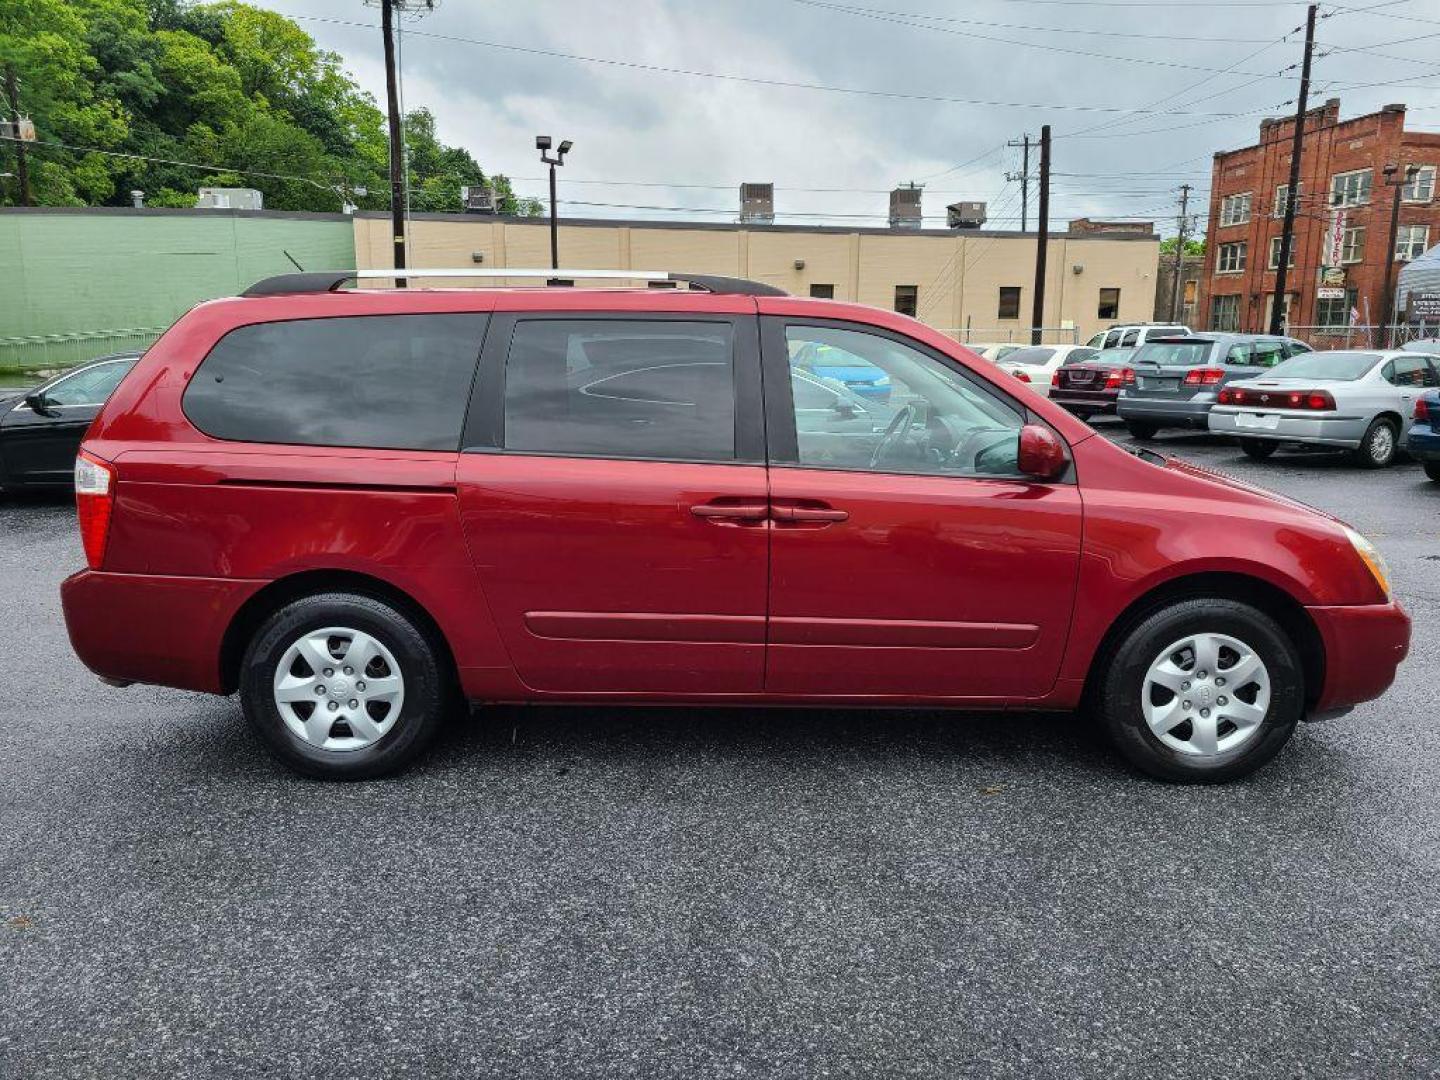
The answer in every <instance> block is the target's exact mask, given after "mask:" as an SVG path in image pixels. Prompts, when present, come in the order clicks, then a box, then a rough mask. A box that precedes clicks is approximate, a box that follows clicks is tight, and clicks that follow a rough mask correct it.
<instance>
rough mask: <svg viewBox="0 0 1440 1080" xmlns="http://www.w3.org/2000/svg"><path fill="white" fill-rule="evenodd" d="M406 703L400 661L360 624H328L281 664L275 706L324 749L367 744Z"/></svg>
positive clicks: (382, 732)
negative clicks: (354, 627) (352, 625)
mask: <svg viewBox="0 0 1440 1080" xmlns="http://www.w3.org/2000/svg"><path fill="white" fill-rule="evenodd" d="M404 704H405V679H404V677H403V676H402V675H401V674H400V665H399V664H398V663H396V662H395V657H394V656H393V655H392V654H391V652H390V650H389V649H387V648H386V647H385V646H384V645H383V644H381V643H380V642H379V641H377V640H376V639H375V638H373V637H371V636H370V635H369V634H366V633H363V632H362V631H360V630H352V629H350V628H348V627H344V626H327V627H325V628H324V629H321V630H311V631H310V632H309V633H307V634H306V635H305V636H304V637H302V638H300V639H299V640H298V641H296V642H294V643H293V644H292V645H291V646H290V647H289V648H288V649H286V650H285V655H284V656H282V657H281V658H280V665H279V667H277V668H276V669H275V707H276V708H278V709H279V710H280V716H281V718H282V719H283V720H284V721H285V726H286V727H288V728H289V729H290V730H291V731H292V732H294V733H295V735H296V736H297V737H298V738H301V739H304V740H305V741H306V742H307V743H309V744H310V745H311V746H314V747H318V748H319V749H321V750H361V749H364V748H365V747H367V746H370V745H371V744H373V743H375V742H378V741H379V740H380V739H382V738H384V736H385V734H386V732H388V731H389V730H390V729H391V728H392V727H394V726H395V721H396V720H398V719H399V718H400V709H401V707H402V706H403V705H404Z"/></svg>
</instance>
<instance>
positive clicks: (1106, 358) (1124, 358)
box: [1066, 347, 1135, 367]
mask: <svg viewBox="0 0 1440 1080" xmlns="http://www.w3.org/2000/svg"><path fill="white" fill-rule="evenodd" d="M1134 359H1135V349H1134V348H1126V347H1122V348H1119V349H1106V350H1105V351H1104V352H1100V353H1096V354H1095V355H1094V356H1091V357H1083V358H1080V359H1078V360H1076V361H1075V363H1078V364H1084V363H1091V364H1099V365H1100V366H1101V367H1124V366H1125V365H1127V364H1129V363H1131V362H1132V361H1133V360H1134ZM1069 362H1070V361H1066V363H1069Z"/></svg>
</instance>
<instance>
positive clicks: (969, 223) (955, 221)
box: [945, 202, 985, 229]
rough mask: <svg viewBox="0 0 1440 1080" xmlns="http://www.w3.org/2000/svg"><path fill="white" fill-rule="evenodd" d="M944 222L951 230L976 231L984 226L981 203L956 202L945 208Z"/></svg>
mask: <svg viewBox="0 0 1440 1080" xmlns="http://www.w3.org/2000/svg"><path fill="white" fill-rule="evenodd" d="M945 220H946V222H947V223H948V224H949V226H950V228H952V229H978V228H980V226H981V225H984V224H985V204H984V203H983V202H957V203H951V204H950V205H949V206H947V207H945Z"/></svg>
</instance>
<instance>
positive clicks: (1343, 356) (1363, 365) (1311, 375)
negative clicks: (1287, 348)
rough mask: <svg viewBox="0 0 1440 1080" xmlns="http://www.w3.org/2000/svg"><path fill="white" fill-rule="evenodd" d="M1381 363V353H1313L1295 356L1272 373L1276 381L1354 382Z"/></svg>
mask: <svg viewBox="0 0 1440 1080" xmlns="http://www.w3.org/2000/svg"><path fill="white" fill-rule="evenodd" d="M1379 362H1380V355H1379V353H1372V352H1344V351H1336V352H1313V353H1305V354H1304V355H1302V356H1293V357H1291V358H1290V359H1289V360H1286V361H1285V362H1284V363H1281V364H1276V365H1275V366H1274V367H1273V368H1271V369H1270V374H1269V376H1268V378H1272V379H1334V380H1336V381H1337V382H1350V381H1352V380H1354V379H1358V378H1360V377H1361V376H1362V375H1364V374H1365V373H1366V372H1367V371H1369V370H1370V369H1371V368H1373V367H1374V366H1375V365H1376V364H1378V363H1379Z"/></svg>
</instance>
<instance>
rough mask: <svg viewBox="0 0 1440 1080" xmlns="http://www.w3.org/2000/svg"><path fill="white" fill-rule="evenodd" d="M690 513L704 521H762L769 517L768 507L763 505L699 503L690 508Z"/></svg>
mask: <svg viewBox="0 0 1440 1080" xmlns="http://www.w3.org/2000/svg"><path fill="white" fill-rule="evenodd" d="M690 513H692V514H694V515H695V516H696V517H698V518H704V519H705V520H706V521H719V522H725V521H764V520H765V519H766V518H768V517H769V516H770V507H769V506H767V505H766V504H765V503H719V502H709V503H700V504H698V505H696V506H692V507H690Z"/></svg>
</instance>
